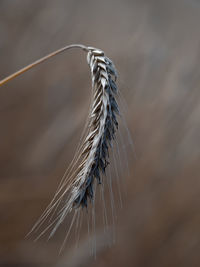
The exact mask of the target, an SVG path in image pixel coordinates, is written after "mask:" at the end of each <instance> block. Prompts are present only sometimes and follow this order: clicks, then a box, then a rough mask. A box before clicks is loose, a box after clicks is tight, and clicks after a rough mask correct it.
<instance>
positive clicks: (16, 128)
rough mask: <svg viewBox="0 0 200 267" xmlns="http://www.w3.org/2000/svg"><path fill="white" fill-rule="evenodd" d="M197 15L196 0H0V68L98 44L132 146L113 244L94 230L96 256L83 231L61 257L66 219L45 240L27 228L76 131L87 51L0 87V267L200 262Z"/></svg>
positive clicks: (81, 117)
mask: <svg viewBox="0 0 200 267" xmlns="http://www.w3.org/2000/svg"><path fill="white" fill-rule="evenodd" d="M199 25H200V2H199V1H197V0H168V1H165V0H132V1H128V0H125V1H119V0H115V1H114V0H113V1H106V0H101V1H91V0H85V1H72V0H71V1H70V0H67V1H66V0H65V1H64V0H57V1H53V0H49V1H46V0H43V1H35V0H34V1H33V0H21V1H20V0H14V1H8V0H1V1H0V78H3V77H5V76H6V75H8V74H10V73H12V72H14V71H16V70H17V69H19V68H20V67H23V66H25V65H26V64H28V63H30V62H32V61H33V60H35V59H37V58H39V57H41V56H44V55H45V54H47V53H49V52H51V51H53V50H55V49H57V48H60V47H62V46H64V45H66V44H71V43H83V44H86V45H92V46H96V47H99V48H101V49H103V50H104V51H106V54H107V55H108V56H109V57H110V58H112V59H113V61H114V62H115V65H116V66H117V69H118V72H119V74H120V78H119V87H120V90H121V92H122V94H123V95H124V98H125V101H126V104H125V105H126V107H125V109H126V114H125V117H126V121H127V124H128V127H129V129H130V132H131V134H132V136H133V140H134V144H135V151H136V155H137V157H136V158H135V157H134V156H133V154H132V153H129V152H130V149H129V146H128V145H126V151H127V155H128V158H129V165H130V175H129V176H128V170H127V168H123V171H121V172H120V173H121V175H120V179H121V180H122V179H123V180H125V182H124V183H125V187H126V188H127V194H126V196H123V199H124V205H123V209H121V210H120V209H117V211H116V212H117V214H118V219H117V223H116V229H117V230H116V244H115V245H113V246H112V247H110V248H109V247H107V246H105V244H104V243H105V242H104V241H105V239H106V237H105V235H104V234H103V229H101V228H100V229H99V232H98V237H97V258H96V260H94V258H93V257H90V253H89V251H90V248H89V245H88V240H87V235H85V234H84V233H85V232H84V231H85V230H83V233H82V235H81V240H80V246H79V248H74V247H73V246H70V244H68V246H67V248H66V249H65V251H64V253H63V254H62V255H61V256H58V250H59V247H60V246H61V244H62V240H63V238H64V235H65V228H62V229H61V230H60V231H58V233H57V234H56V235H55V237H54V238H53V239H52V240H50V241H49V242H46V241H45V239H44V240H39V241H38V242H36V243H34V242H33V240H32V239H25V238H24V237H25V235H26V234H27V232H28V231H29V230H30V228H31V226H32V225H33V224H34V222H35V221H36V219H37V218H38V217H39V215H40V214H41V212H42V210H44V208H45V206H46V205H47V203H48V202H49V201H50V199H51V198H52V196H53V193H54V192H55V189H56V186H57V184H58V182H59V179H60V177H61V176H62V174H63V173H64V171H65V168H66V167H67V166H68V164H69V162H70V160H71V159H72V157H73V154H74V151H75V148H76V145H77V142H78V140H79V137H80V134H81V131H82V129H83V126H84V121H85V118H86V116H87V110H88V107H89V100H90V97H89V96H90V75H89V70H88V66H87V64H86V60H85V54H84V53H83V52H82V51H78V50H77V51H70V52H67V53H65V54H63V55H62V56H58V57H57V58H54V59H52V60H50V61H49V62H48V63H45V64H43V65H41V66H39V67H37V68H36V69H34V70H32V71H30V72H29V73H26V74H24V75H23V76H22V77H19V78H17V79H16V80H13V81H12V82H10V83H9V84H7V85H5V86H3V87H1V88H0V127H1V128H0V265H1V266H27V267H29V266H116V267H117V266H137V267H143V266H148V267H151V266H152V267H156V266H159V267H161V266H162V267H165V266H166V267H167V266H181V267H184V266H192V267H194V266H200V253H199V251H200V205H199V204H200V179H199V178H200V177H199V172H200V166H199V164H200V163H199V159H200V152H199V140H200V116H199V115H200V65H199V64H200V63H199V62H200V34H199ZM124 140H127V137H126V134H125V133H124ZM124 142H125V141H124ZM124 144H127V142H125V143H124ZM122 157H123V156H122Z"/></svg>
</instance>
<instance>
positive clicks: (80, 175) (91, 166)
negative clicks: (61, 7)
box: [0, 44, 119, 239]
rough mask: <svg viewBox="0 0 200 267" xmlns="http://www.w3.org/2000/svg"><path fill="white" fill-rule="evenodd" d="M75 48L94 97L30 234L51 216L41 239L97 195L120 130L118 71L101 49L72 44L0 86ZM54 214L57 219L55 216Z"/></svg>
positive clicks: (6, 79) (11, 76) (34, 63)
mask: <svg viewBox="0 0 200 267" xmlns="http://www.w3.org/2000/svg"><path fill="white" fill-rule="evenodd" d="M72 48H79V49H82V50H83V51H85V52H87V61H88V64H89V67H90V70H91V78H92V89H93V99H92V103H91V108H90V113H89V118H88V123H87V125H86V132H85V138H83V143H82V144H81V145H80V146H79V148H78V149H77V153H76V155H75V157H74V160H73V161H72V163H71V164H70V166H69V168H68V169H67V171H66V172H65V174H64V176H63V179H62V181H61V183H60V185H59V187H58V189H57V191H56V193H55V195H54V198H53V199H52V201H51V203H50V204H49V205H48V207H47V208H46V210H45V211H44V212H43V214H42V215H41V217H40V218H39V220H38V221H37V222H36V224H35V225H34V226H33V228H32V230H31V231H30V232H29V234H30V233H32V232H33V231H34V232H35V231H37V230H38V229H39V228H40V227H41V226H42V224H43V223H44V222H45V221H46V220H47V218H49V216H50V217H51V218H50V221H51V223H50V224H49V225H48V226H47V227H46V228H45V229H44V230H43V231H42V233H41V234H40V235H39V236H38V238H39V237H40V236H42V235H43V234H44V233H45V232H46V231H47V230H48V229H50V228H52V227H53V230H52V231H51V234H50V237H51V236H52V235H53V234H54V233H55V231H56V229H57V228H58V226H59V225H60V224H61V223H62V222H63V220H64V219H65V217H66V215H67V214H68V213H69V212H71V211H72V210H74V211H75V213H74V214H75V215H76V214H77V212H76V211H77V210H79V209H81V208H83V207H88V202H92V201H93V200H94V198H95V194H94V186H95V183H98V184H101V183H103V182H104V179H103V174H105V170H106V167H107V165H108V164H109V162H108V157H109V149H110V148H111V149H112V140H113V139H114V138H115V133H116V130H117V129H118V122H117V116H116V115H117V114H119V108H118V104H117V101H116V99H115V98H116V96H117V94H118V91H117V86H116V83H115V82H116V79H117V72H116V69H115V66H114V64H113V62H112V61H111V60H110V59H109V58H108V57H106V56H105V54H104V52H103V51H102V50H100V49H97V48H94V47H87V46H84V45H82V44H72V45H68V46H65V47H63V48H60V49H58V50H56V51H54V52H52V53H50V54H48V55H46V56H44V57H43V58H40V59H39V60H36V61H35V62H33V63H31V64H29V65H27V66H26V67H24V68H22V69H20V70H19V71H17V72H15V73H13V74H11V75H10V76H8V77H6V78H4V79H3V80H0V86H2V85H4V84H5V83H7V82H9V81H11V80H13V79H14V78H16V77H17V76H19V75H22V74H23V73H24V72H26V71H28V70H30V69H32V68H33V67H35V66H37V65H39V64H41V63H43V62H44V61H46V60H48V59H50V58H52V57H54V56H56V55H58V54H60V53H62V52H64V51H66V50H69V49H72ZM104 178H105V177H104ZM55 214H56V218H55V219H52V218H53V217H54V215H55ZM52 220H53V221H52ZM74 220H75V216H73V219H72V223H71V226H70V229H71V227H72V225H73V222H74ZM70 229H69V232H70ZM38 238H37V239H38Z"/></svg>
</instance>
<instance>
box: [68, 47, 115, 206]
mask: <svg viewBox="0 0 200 267" xmlns="http://www.w3.org/2000/svg"><path fill="white" fill-rule="evenodd" d="M88 49H89V52H88V55H87V61H88V64H89V66H90V70H91V77H92V87H93V91H94V97H93V104H92V109H91V114H90V123H89V129H90V130H89V134H88V136H87V137H86V139H85V142H84V148H83V151H82V156H83V161H82V164H81V169H80V171H79V173H78V175H77V177H76V179H75V181H74V184H73V189H72V194H71V198H70V200H69V202H70V205H71V208H72V207H79V206H80V205H81V206H82V207H84V206H86V207H87V205H88V199H90V200H92V199H93V184H94V180H95V179H96V180H97V182H98V183H99V184H101V183H102V177H101V173H104V172H105V169H106V166H107V165H108V160H107V159H108V149H109V146H111V141H112V139H114V137H115V132H116V129H117V128H118V122H117V118H116V114H117V113H119V109H118V104H117V102H116V100H115V95H116V94H117V86H116V84H115V81H116V78H117V73H116V70H115V67H114V65H113V63H112V61H111V60H110V59H109V58H107V57H106V56H105V55H104V52H103V51H101V50H99V49H96V48H93V47H88Z"/></svg>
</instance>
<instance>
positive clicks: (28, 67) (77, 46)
mask: <svg viewBox="0 0 200 267" xmlns="http://www.w3.org/2000/svg"><path fill="white" fill-rule="evenodd" d="M71 48H81V49H83V50H84V51H88V48H87V47H86V46H84V45H81V44H72V45H68V46H65V47H62V48H60V49H58V50H56V51H54V52H52V53H50V54H48V55H46V56H44V57H42V58H40V59H38V60H36V61H35V62H33V63H31V64H29V65H27V66H26V67H24V68H22V69H20V70H18V71H16V72H15V73H13V74H11V75H9V76H7V77H6V78H4V79H3V80H1V81H0V86H2V85H3V84H5V83H7V82H9V81H11V80H13V79H14V78H16V77H17V76H19V75H21V74H23V73H24V72H26V71H28V70H30V69H32V68H33V67H35V66H37V65H39V64H41V63H43V62H44V61H46V60H48V59H50V58H52V57H54V56H56V55H58V54H60V53H62V52H64V51H66V50H68V49H71Z"/></svg>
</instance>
